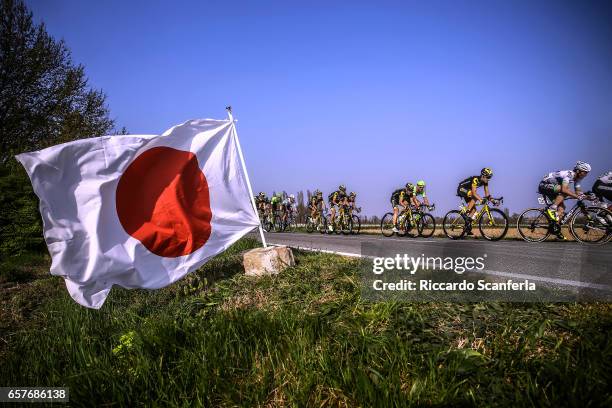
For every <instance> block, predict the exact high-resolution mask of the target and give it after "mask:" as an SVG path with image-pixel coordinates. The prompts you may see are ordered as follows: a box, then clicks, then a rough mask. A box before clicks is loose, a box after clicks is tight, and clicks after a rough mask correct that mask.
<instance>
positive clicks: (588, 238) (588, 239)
mask: <svg viewBox="0 0 612 408" xmlns="http://www.w3.org/2000/svg"><path fill="white" fill-rule="evenodd" d="M610 214H611V213H610V211H608V210H606V209H605V208H600V207H586V208H585V209H581V210H578V211H576V212H575V213H574V215H572V218H571V220H570V222H569V228H570V232H571V233H572V235H573V236H574V238H576V241H579V242H582V243H585V244H599V243H604V242H607V241H608V237H609V234H610V231H611V229H610V227H611V225H610V222H611V220H612V215H610Z"/></svg>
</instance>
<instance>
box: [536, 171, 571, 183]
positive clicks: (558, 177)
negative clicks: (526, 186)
mask: <svg viewBox="0 0 612 408" xmlns="http://www.w3.org/2000/svg"><path fill="white" fill-rule="evenodd" d="M542 181H543V182H544V183H548V184H569V183H575V182H576V173H575V172H573V171H572V170H559V171H553V172H552V173H548V174H547V175H545V176H544V177H543V178H542Z"/></svg>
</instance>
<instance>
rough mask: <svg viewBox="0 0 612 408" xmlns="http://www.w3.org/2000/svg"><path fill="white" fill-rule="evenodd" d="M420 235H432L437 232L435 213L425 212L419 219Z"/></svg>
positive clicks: (424, 236) (426, 236) (425, 236)
mask: <svg viewBox="0 0 612 408" xmlns="http://www.w3.org/2000/svg"><path fill="white" fill-rule="evenodd" d="M418 228H419V235H420V236H422V237H423V238H429V237H431V236H432V235H433V234H434V232H436V220H435V219H434V217H433V215H431V214H429V213H425V214H423V215H421V219H420V220H419V226H418Z"/></svg>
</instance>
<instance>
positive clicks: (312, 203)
mask: <svg viewBox="0 0 612 408" xmlns="http://www.w3.org/2000/svg"><path fill="white" fill-rule="evenodd" d="M321 203H323V199H322V198H318V197H317V196H312V197H310V207H311V208H318V207H319V206H320V205H321Z"/></svg>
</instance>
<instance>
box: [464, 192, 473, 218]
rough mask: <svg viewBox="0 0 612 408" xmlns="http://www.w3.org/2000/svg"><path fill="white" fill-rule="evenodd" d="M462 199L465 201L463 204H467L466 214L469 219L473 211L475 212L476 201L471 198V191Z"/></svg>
mask: <svg viewBox="0 0 612 408" xmlns="http://www.w3.org/2000/svg"><path fill="white" fill-rule="evenodd" d="M463 199H464V200H465V203H466V204H467V205H466V210H467V211H466V213H467V215H468V216H469V217H471V216H472V215H473V213H474V211H476V200H475V199H474V197H472V192H471V191H468V192H467V194H466V195H465V197H463Z"/></svg>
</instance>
